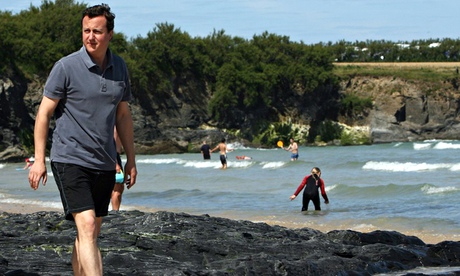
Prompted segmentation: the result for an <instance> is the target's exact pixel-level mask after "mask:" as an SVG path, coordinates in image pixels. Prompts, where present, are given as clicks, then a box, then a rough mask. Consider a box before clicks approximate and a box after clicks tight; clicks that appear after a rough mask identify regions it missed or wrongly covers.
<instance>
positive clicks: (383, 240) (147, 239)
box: [0, 211, 460, 275]
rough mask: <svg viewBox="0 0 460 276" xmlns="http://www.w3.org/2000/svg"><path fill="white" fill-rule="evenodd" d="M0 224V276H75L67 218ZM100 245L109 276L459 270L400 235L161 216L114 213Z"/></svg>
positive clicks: (451, 246)
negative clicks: (428, 269) (450, 268)
mask: <svg viewBox="0 0 460 276" xmlns="http://www.w3.org/2000/svg"><path fill="white" fill-rule="evenodd" d="M0 219H1V223H0V244H1V250H0V275H72V266H71V252H72V246H73V241H74V239H75V235H76V230H75V227H74V224H73V223H72V222H69V221H65V220H63V215H62V213H59V212H38V213H34V214H9V213H2V214H0ZM98 241H99V247H100V249H101V254H102V257H103V263H104V275H372V274H377V273H390V272H395V271H404V270H408V269H413V268H416V267H423V266H436V267H448V266H459V265H460V254H459V252H460V243H459V242H453V241H446V242H442V243H439V244H436V245H427V244H425V243H423V242H422V241H421V240H420V239H418V238H416V237H410V236H405V235H403V234H400V233H398V232H390V231H375V232H372V233H359V232H354V231H331V232H329V233H322V232H320V231H317V230H313V229H309V228H303V229H288V228H285V227H280V226H270V225H267V224H265V223H253V222H249V221H235V220H230V219H225V218H217V217H210V216H208V215H201V216H193V215H189V214H185V213H171V212H164V211H160V212H156V213H144V212H140V211H122V212H112V213H110V215H109V216H107V217H105V218H104V223H103V227H102V231H101V235H100V237H99V240H98ZM454 273H456V272H454ZM459 273H460V272H459ZM452 275H454V274H452Z"/></svg>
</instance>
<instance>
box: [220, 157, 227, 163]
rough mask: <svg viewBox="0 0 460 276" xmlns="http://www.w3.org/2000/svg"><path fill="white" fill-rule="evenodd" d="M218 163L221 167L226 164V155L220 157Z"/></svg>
mask: <svg viewBox="0 0 460 276" xmlns="http://www.w3.org/2000/svg"><path fill="white" fill-rule="evenodd" d="M220 163H222V165H225V164H227V156H226V155H224V154H221V155H220Z"/></svg>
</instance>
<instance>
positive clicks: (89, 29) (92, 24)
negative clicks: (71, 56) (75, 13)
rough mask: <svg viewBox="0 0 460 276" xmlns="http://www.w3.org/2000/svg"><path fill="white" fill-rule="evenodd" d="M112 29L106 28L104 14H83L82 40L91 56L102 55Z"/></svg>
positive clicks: (107, 44)
mask: <svg viewBox="0 0 460 276" xmlns="http://www.w3.org/2000/svg"><path fill="white" fill-rule="evenodd" d="M112 36H113V31H110V32H109V31H108V30H107V21H106V19H105V16H103V15H101V16H97V17H93V18H89V17H88V16H85V17H84V18H83V20H82V40H83V44H84V45H85V48H86V51H88V53H89V55H90V56H91V57H96V58H97V57H103V56H104V55H105V53H106V51H107V48H108V47H109V42H110V40H111V39H112Z"/></svg>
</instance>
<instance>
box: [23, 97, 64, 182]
mask: <svg viewBox="0 0 460 276" xmlns="http://www.w3.org/2000/svg"><path fill="white" fill-rule="evenodd" d="M58 103H59V99H51V98H48V97H46V96H44V97H43V99H42V102H41V103H40V107H39V108H38V112H37V117H36V118H35V127H34V146H35V162H34V164H33V165H32V167H31V168H30V171H29V184H30V187H31V188H32V189H34V190H36V189H38V186H39V184H40V179H43V181H42V183H43V185H46V180H47V174H46V165H45V157H46V156H45V155H46V140H47V138H48V128H49V124H50V120H51V116H53V113H54V110H55V109H56V107H57V105H58Z"/></svg>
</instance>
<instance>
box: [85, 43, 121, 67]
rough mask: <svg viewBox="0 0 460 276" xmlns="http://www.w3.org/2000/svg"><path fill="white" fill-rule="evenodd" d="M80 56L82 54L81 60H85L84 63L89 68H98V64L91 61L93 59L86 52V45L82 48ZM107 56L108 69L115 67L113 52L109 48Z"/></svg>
mask: <svg viewBox="0 0 460 276" xmlns="http://www.w3.org/2000/svg"><path fill="white" fill-rule="evenodd" d="M79 54H80V56H81V58H82V59H83V62H84V63H85V65H86V67H87V68H92V67H94V66H97V65H96V63H94V62H93V61H92V60H91V57H90V56H89V54H88V52H87V51H86V48H85V46H84V45H83V46H82V47H81V49H80V52H79ZM106 56H107V59H108V60H107V67H106V68H109V67H112V66H113V55H112V51H110V49H108V48H107V53H106Z"/></svg>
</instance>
